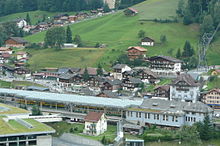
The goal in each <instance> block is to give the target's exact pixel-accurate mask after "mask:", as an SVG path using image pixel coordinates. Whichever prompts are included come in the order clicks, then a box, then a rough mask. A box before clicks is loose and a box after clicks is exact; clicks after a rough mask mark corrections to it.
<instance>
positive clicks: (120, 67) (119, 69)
mask: <svg viewBox="0 0 220 146" xmlns="http://www.w3.org/2000/svg"><path fill="white" fill-rule="evenodd" d="M113 69H114V73H113V76H114V78H115V79H118V80H122V79H123V74H122V73H123V72H125V71H131V68H130V67H129V66H127V65H126V64H116V65H115V66H113Z"/></svg>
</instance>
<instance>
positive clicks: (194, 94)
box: [170, 73, 200, 102]
mask: <svg viewBox="0 0 220 146" xmlns="http://www.w3.org/2000/svg"><path fill="white" fill-rule="evenodd" d="M199 97H200V84H199V83H197V82H196V81H195V80H194V79H193V78H192V77H191V76H190V75H189V74H185V73H184V74H180V75H178V76H177V78H176V79H175V80H173V81H172V83H171V85H170V100H180V101H186V102H196V101H198V100H199Z"/></svg>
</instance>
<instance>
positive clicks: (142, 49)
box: [127, 46, 147, 52]
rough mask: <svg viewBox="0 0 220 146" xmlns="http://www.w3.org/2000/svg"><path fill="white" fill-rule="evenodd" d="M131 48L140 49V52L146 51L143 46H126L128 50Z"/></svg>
mask: <svg viewBox="0 0 220 146" xmlns="http://www.w3.org/2000/svg"><path fill="white" fill-rule="evenodd" d="M131 49H136V50H138V51H141V52H147V49H146V48H143V47H140V46H132V47H129V48H128V50H131ZM128 50H127V51H128Z"/></svg>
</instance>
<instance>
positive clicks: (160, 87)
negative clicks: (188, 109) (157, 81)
mask: <svg viewBox="0 0 220 146" xmlns="http://www.w3.org/2000/svg"><path fill="white" fill-rule="evenodd" d="M157 89H163V90H165V91H169V90H170V86H169V85H161V86H156V87H155V88H154V90H157Z"/></svg>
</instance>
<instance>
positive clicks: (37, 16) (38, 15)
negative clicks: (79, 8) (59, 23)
mask: <svg viewBox="0 0 220 146" xmlns="http://www.w3.org/2000/svg"><path fill="white" fill-rule="evenodd" d="M27 13H29V16H30V18H31V23H32V24H36V23H37V22H38V21H42V19H43V17H44V15H45V16H46V18H48V17H50V18H52V17H53V16H55V15H57V14H63V13H64V12H46V11H31V12H22V13H15V14H10V15H6V16H3V17H0V22H7V21H12V20H14V19H17V18H26V15H27ZM68 14H74V12H71V13H68Z"/></svg>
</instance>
